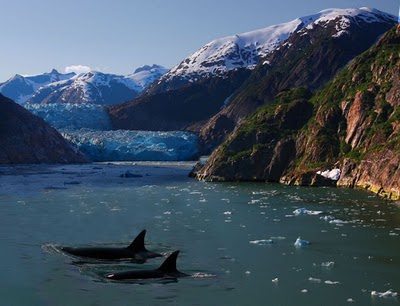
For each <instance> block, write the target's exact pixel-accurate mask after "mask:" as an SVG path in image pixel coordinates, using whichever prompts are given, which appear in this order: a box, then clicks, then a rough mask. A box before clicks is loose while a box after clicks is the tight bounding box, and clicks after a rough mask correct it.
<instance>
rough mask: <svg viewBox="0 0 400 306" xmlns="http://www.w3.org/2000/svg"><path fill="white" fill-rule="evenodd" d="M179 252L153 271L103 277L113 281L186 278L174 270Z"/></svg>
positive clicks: (122, 273)
mask: <svg viewBox="0 0 400 306" xmlns="http://www.w3.org/2000/svg"><path fill="white" fill-rule="evenodd" d="M178 254H179V251H175V252H173V253H172V254H171V255H169V256H168V258H167V259H166V260H165V261H164V262H163V263H162V265H161V266H160V267H159V268H157V269H154V270H133V271H124V272H115V273H109V274H106V275H105V278H106V279H109V280H114V281H124V280H127V281H129V280H143V279H152V278H164V279H176V278H178V277H187V276H190V275H188V274H185V273H182V272H180V271H178V270H177V269H176V259H177V257H178Z"/></svg>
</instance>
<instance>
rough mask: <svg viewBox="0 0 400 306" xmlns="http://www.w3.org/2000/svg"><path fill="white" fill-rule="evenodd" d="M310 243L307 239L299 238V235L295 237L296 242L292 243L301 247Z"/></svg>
mask: <svg viewBox="0 0 400 306" xmlns="http://www.w3.org/2000/svg"><path fill="white" fill-rule="evenodd" d="M310 244H311V243H310V242H309V241H307V240H303V239H300V237H299V238H297V239H296V242H295V243H294V245H295V246H296V247H303V246H307V245H310Z"/></svg>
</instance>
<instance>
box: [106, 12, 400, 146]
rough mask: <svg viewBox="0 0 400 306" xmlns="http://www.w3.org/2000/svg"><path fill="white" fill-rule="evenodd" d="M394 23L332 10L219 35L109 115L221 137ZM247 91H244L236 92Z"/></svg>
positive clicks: (326, 72) (127, 125)
mask: <svg viewBox="0 0 400 306" xmlns="http://www.w3.org/2000/svg"><path fill="white" fill-rule="evenodd" d="M396 23H397V18H396V17H394V16H392V15H390V14H387V13H384V12H380V11H378V10H375V9H369V8H360V9H327V10H323V11H321V12H319V13H317V14H314V15H310V16H306V17H301V18H298V19H295V20H293V21H291V22H288V23H283V24H278V25H275V26H271V27H268V28H265V29H262V30H258V31H253V32H249V33H245V34H240V35H235V36H230V37H226V38H221V39H216V40H214V41H212V42H210V43H209V44H207V45H206V46H204V47H203V48H201V49H200V50H198V51H196V52H194V53H193V54H192V55H191V56H189V57H188V58H186V59H184V60H183V61H182V62H181V63H180V64H179V65H177V66H176V67H174V68H172V69H171V70H170V71H169V72H168V73H167V74H165V75H164V76H163V77H162V78H160V80H159V81H156V82H154V83H153V84H152V85H151V86H149V88H148V89H146V90H145V91H144V92H143V93H142V94H141V95H140V97H138V98H136V99H135V100H133V101H131V102H128V103H124V104H121V105H116V106H111V107H110V108H109V109H110V115H111V122H112V124H113V127H114V128H115V129H132V130H153V131H155V130H158V131H160V130H162V131H170V130H177V129H184V130H189V131H195V132H200V131H201V133H202V138H203V140H204V139H206V140H208V139H211V140H212V141H210V142H212V143H213V144H215V143H219V142H220V141H221V140H222V139H223V138H224V137H225V135H226V134H227V133H229V132H230V131H232V129H233V128H234V127H235V126H236V124H237V123H238V122H239V121H240V120H241V119H242V118H244V117H246V116H248V115H249V114H251V113H252V112H253V111H254V110H255V109H256V108H258V107H260V106H262V105H264V104H266V103H270V102H272V101H273V100H274V97H275V96H276V95H277V94H279V92H280V91H282V90H284V89H285V88H293V87H307V88H310V89H311V90H315V89H318V88H320V87H321V86H323V85H324V84H325V83H326V82H327V81H328V80H330V79H331V78H332V77H333V76H334V75H335V74H336V73H337V72H338V71H339V70H340V69H342V68H343V67H344V66H345V65H346V64H348V62H349V61H351V60H352V59H354V57H356V56H357V55H359V54H360V53H362V52H364V51H366V50H367V49H368V48H369V47H370V46H371V45H372V44H373V43H374V42H375V41H376V40H377V39H378V38H379V37H380V36H381V35H382V34H383V33H385V32H386V31H388V30H389V29H390V28H392V27H393V26H394V25H395V24H396ZM242 94H243V95H245V96H246V98H243V99H239V98H241V97H243V95H242ZM217 114H219V115H220V116H218V118H216V117H215V118H214V119H215V120H212V121H209V120H210V119H211V118H213V116H215V115H217ZM208 121H209V122H208ZM205 125H207V126H208V128H207V129H204V127H205ZM216 131H218V133H217V132H216Z"/></svg>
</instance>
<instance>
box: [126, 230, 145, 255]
mask: <svg viewBox="0 0 400 306" xmlns="http://www.w3.org/2000/svg"><path fill="white" fill-rule="evenodd" d="M144 236H146V230H145V229H144V230H143V231H141V232H140V233H139V235H137V236H136V238H135V239H134V240H133V241H132V243H131V244H130V245H129V246H128V249H129V250H131V251H133V252H140V251H147V250H146V248H145V246H144Z"/></svg>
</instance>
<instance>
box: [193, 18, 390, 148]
mask: <svg viewBox="0 0 400 306" xmlns="http://www.w3.org/2000/svg"><path fill="white" fill-rule="evenodd" d="M342 18H343V17H341V16H337V18H336V19H331V20H326V21H325V22H320V23H316V24H314V25H313V26H312V27H304V28H302V29H301V30H299V31H297V32H294V33H293V34H292V35H291V36H290V37H289V38H288V40H287V41H286V42H285V43H284V44H283V45H282V46H280V47H279V48H278V49H276V50H274V51H273V52H271V53H270V54H268V55H267V56H266V57H265V58H264V59H263V62H262V63H261V64H259V65H258V66H257V67H256V69H255V70H254V71H253V73H252V74H251V76H250V77H249V79H248V80H247V81H246V82H245V83H244V84H243V85H242V86H241V87H240V88H239V89H238V90H237V91H236V94H235V95H234V96H233V97H232V98H231V100H230V103H229V104H228V105H227V107H225V108H223V109H221V110H220V111H219V112H218V113H217V114H216V115H215V116H213V117H212V118H211V119H210V120H209V121H208V122H207V123H206V124H205V125H204V126H203V128H202V130H201V133H200V134H201V139H202V140H203V142H204V144H205V145H206V147H207V148H209V149H213V148H214V147H215V146H217V145H219V144H221V143H222V141H223V140H224V139H225V138H226V136H227V135H228V134H229V133H230V132H232V130H233V128H229V127H235V126H236V124H237V123H238V122H239V121H240V120H242V119H243V118H246V117H247V116H248V115H250V114H252V113H253V112H254V111H255V110H256V109H257V108H259V107H260V106H262V105H265V104H267V103H270V102H271V101H273V100H274V98H275V96H276V95H277V94H278V93H279V92H281V91H282V90H285V89H287V88H294V87H301V86H305V87H307V88H309V89H310V90H315V89H319V88H321V87H322V86H323V85H324V84H325V83H326V82H328V81H329V80H331V79H332V78H333V76H334V75H335V74H336V73H337V72H338V71H339V70H340V69H342V68H343V67H344V66H345V65H347V64H348V63H349V61H350V60H352V59H353V58H354V57H356V56H357V55H359V54H361V53H362V52H364V51H366V50H367V49H368V48H370V47H371V46H372V44H374V43H375V42H376V40H377V39H378V37H380V36H381V35H382V34H383V33H385V32H386V31H388V30H389V29H390V28H391V27H393V25H394V24H395V23H394V20H393V19H383V20H379V21H376V22H373V23H371V22H370V21H369V20H366V19H363V18H360V16H355V17H353V18H350V19H349V21H348V25H347V27H346V31H345V32H338V24H340V22H342Z"/></svg>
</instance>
